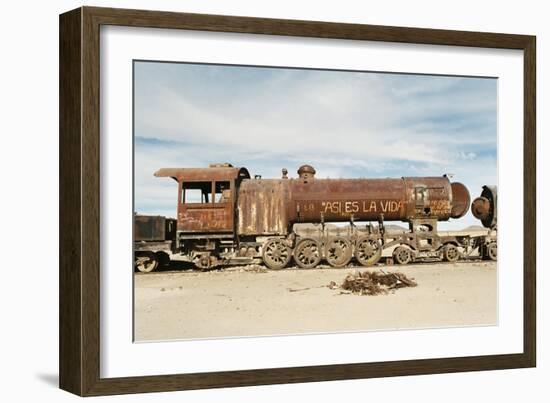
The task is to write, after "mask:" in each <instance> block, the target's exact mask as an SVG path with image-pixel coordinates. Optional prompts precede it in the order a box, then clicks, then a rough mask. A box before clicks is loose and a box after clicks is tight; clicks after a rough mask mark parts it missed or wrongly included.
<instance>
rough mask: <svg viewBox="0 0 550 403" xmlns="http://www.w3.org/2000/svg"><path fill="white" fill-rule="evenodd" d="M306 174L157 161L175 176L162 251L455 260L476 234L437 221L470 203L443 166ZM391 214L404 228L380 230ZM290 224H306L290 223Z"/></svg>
mask: <svg viewBox="0 0 550 403" xmlns="http://www.w3.org/2000/svg"><path fill="white" fill-rule="evenodd" d="M315 174H316V171H315V169H314V168H313V167H312V166H310V165H302V166H301V167H300V168H299V169H298V177H297V178H289V177H288V172H287V170H286V169H283V171H282V177H281V178H279V179H262V178H261V177H260V176H255V177H254V178H251V176H250V174H249V172H248V170H247V169H246V168H239V167H233V166H232V165H230V164H213V165H211V166H210V167H208V168H162V169H160V170H158V171H157V172H155V176H157V177H170V178H172V179H174V180H175V181H176V182H177V219H176V230H175V233H174V234H173V235H172V236H173V238H168V237H167V238H166V240H165V241H166V245H168V244H170V247H171V249H170V251H171V254H170V256H171V258H172V259H177V260H184V261H188V262H192V263H194V264H195V265H196V266H197V267H198V268H201V269H208V268H211V267H217V266H223V265H228V264H249V263H258V262H262V261H263V262H264V263H265V264H266V265H267V266H268V267H269V268H272V269H282V268H284V267H286V266H287V265H288V264H289V263H290V261H291V259H293V260H294V261H295V262H296V264H297V265H298V266H300V267H302V268H312V267H315V266H317V265H318V264H319V263H320V262H322V261H323V260H324V261H326V262H327V263H328V264H330V265H331V266H333V267H343V266H346V265H347V264H348V263H350V261H351V260H352V259H355V260H356V261H357V262H358V263H359V264H361V265H364V266H370V265H373V264H376V263H377V262H378V261H379V260H380V258H381V257H382V252H383V251H384V250H390V249H391V250H392V258H393V260H394V261H395V262H397V263H399V264H406V263H409V262H411V261H413V260H415V259H418V258H421V257H435V258H442V259H444V260H447V261H456V260H457V259H458V258H459V257H460V256H461V255H462V254H464V253H465V251H466V252H467V251H468V250H469V249H468V248H470V247H472V246H473V245H474V244H475V242H476V241H472V240H471V238H467V237H465V236H464V235H457V234H452V233H446V234H442V233H439V232H438V230H437V223H438V222H439V221H447V220H449V219H458V218H460V217H462V216H464V215H465V214H466V212H467V211H468V208H469V206H470V194H469V192H468V189H467V188H466V187H465V186H464V185H462V184H461V183H459V182H451V181H450V179H449V178H448V177H447V176H445V175H444V176H439V177H403V178H384V179H376V178H374V179H370V178H368V179H365V178H359V179H321V178H317V177H316V176H315ZM476 200H477V199H476ZM495 200H496V199H495ZM391 221H400V222H405V223H407V224H408V225H409V229H408V230H407V231H393V232H392V231H386V228H385V225H384V223H385V222H391ZM333 223H347V225H345V226H339V227H336V228H334V226H333ZM300 224H310V228H309V229H308V230H307V231H305V233H304V232H303V231H298V230H297V228H298V227H299V226H300ZM167 236H169V235H168V233H167ZM466 244H467V245H466ZM136 257H137V255H136ZM495 257H496V255H495ZM147 258H149V259H151V258H154V256H153V257H152V256H151V255H150V254H149V255H147ZM149 264H152V263H149ZM142 266H143V265H142ZM138 268H140V267H139V266H138Z"/></svg>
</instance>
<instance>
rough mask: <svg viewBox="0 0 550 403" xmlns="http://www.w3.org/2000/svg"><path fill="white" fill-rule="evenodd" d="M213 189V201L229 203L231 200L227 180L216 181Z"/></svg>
mask: <svg viewBox="0 0 550 403" xmlns="http://www.w3.org/2000/svg"><path fill="white" fill-rule="evenodd" d="M214 189H215V194H214V203H229V202H230V201H231V189H230V188H229V181H221V182H216V184H215V186H214Z"/></svg>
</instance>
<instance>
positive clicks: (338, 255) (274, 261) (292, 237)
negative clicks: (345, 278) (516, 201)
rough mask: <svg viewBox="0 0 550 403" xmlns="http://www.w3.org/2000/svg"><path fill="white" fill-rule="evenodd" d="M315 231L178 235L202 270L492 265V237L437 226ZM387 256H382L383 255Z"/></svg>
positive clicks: (183, 251) (184, 255)
mask: <svg viewBox="0 0 550 403" xmlns="http://www.w3.org/2000/svg"><path fill="white" fill-rule="evenodd" d="M312 227H313V228H307V229H306V230H296V228H293V229H292V231H291V232H290V234H289V235H288V236H247V237H241V238H239V239H234V238H230V237H225V238H221V237H217V238H216V237H212V236H210V237H208V238H202V237H201V236H200V235H198V234H195V235H193V236H192V237H186V236H185V235H183V234H179V241H180V242H179V257H178V260H184V261H188V262H191V263H194V264H195V265H196V266H197V268H199V269H202V270H207V269H211V268H214V267H219V266H226V265H247V264H259V263H264V264H265V265H266V266H267V267H269V268H270V269H274V270H278V269H283V268H285V267H287V266H288V265H289V264H290V263H291V260H294V262H295V264H296V265H297V266H299V267H301V268H304V269H308V268H314V267H316V266H317V265H319V264H321V263H323V262H326V263H328V264H329V265H330V266H332V267H336V268H339V267H345V266H347V265H348V264H350V262H351V261H352V260H353V259H354V260H355V261H356V262H357V263H358V264H359V265H362V266H372V265H375V264H376V263H378V262H379V261H380V260H381V259H382V258H383V257H385V262H386V263H389V264H394V263H395V264H401V265H403V264H408V263H412V262H414V261H417V260H421V259H437V260H443V261H448V262H456V261H457V260H458V259H460V258H464V257H469V256H480V257H482V258H484V259H491V260H496V258H497V255H496V236H495V235H494V233H493V232H491V231H489V232H487V234H483V235H463V234H462V235H460V234H459V235H450V236H449V235H445V236H441V235H439V234H438V232H437V221H436V220H427V219H415V220H411V222H410V223H409V227H410V228H409V231H407V230H405V229H404V230H403V231H393V232H391V231H386V229H385V227H384V223H383V221H379V223H378V225H373V224H372V223H368V224H367V225H362V226H359V225H356V224H355V223H353V221H352V222H350V224H349V225H348V226H346V227H336V228H334V227H330V228H329V227H328V226H326V225H324V224H323V223H319V224H313V225H312ZM388 253H389V254H390V256H384V255H387V254H388Z"/></svg>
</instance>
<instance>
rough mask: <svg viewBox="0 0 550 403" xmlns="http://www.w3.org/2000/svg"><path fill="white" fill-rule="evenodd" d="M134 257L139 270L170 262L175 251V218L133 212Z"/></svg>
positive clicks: (146, 270) (145, 270)
mask: <svg viewBox="0 0 550 403" xmlns="http://www.w3.org/2000/svg"><path fill="white" fill-rule="evenodd" d="M133 235H134V259H135V266H136V268H137V269H138V270H139V271H142V272H150V271H153V270H155V269H156V268H157V267H159V266H163V265H167V264H168V263H170V256H172V255H173V253H174V252H175V251H176V249H177V247H176V244H175V243H176V220H175V219H173V218H166V217H162V216H146V215H139V214H134V231H133Z"/></svg>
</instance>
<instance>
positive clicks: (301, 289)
mask: <svg viewBox="0 0 550 403" xmlns="http://www.w3.org/2000/svg"><path fill="white" fill-rule="evenodd" d="M310 289H311V288H310V287H306V288H287V290H288V291H289V292H296V291H306V290H310Z"/></svg>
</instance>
